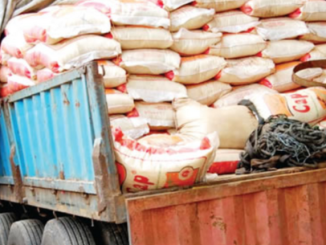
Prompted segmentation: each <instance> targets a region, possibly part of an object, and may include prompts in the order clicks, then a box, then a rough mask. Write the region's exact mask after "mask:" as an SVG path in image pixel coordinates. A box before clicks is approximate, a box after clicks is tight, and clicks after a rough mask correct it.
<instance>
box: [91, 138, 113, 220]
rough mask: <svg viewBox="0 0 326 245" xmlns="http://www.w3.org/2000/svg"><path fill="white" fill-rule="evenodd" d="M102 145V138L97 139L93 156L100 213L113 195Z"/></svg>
mask: <svg viewBox="0 0 326 245" xmlns="http://www.w3.org/2000/svg"><path fill="white" fill-rule="evenodd" d="M101 146H102V138H97V139H95V142H94V148H93V156H92V157H93V168H94V174H95V189H96V194H97V198H98V212H99V214H100V213H102V212H103V211H105V209H106V208H107V206H108V200H109V198H110V196H111V195H110V194H111V191H110V182H109V172H108V169H107V165H106V159H105V156H104V155H103V154H102V151H101Z"/></svg>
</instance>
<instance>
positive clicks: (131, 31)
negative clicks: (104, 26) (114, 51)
mask: <svg viewBox="0 0 326 245" xmlns="http://www.w3.org/2000/svg"><path fill="white" fill-rule="evenodd" d="M111 34H112V36H113V38H114V39H115V40H117V41H118V42H119V43H120V44H121V48H122V49H140V48H158V49H166V48H168V47H170V46H171V45H172V44H173V39H172V37H171V34H170V32H169V31H168V30H165V29H156V28H152V27H135V26H128V27H114V28H112V30H111Z"/></svg>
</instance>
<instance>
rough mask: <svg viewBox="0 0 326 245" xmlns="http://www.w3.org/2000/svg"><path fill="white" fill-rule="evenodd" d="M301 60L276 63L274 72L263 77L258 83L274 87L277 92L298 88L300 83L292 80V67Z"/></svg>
mask: <svg viewBox="0 0 326 245" xmlns="http://www.w3.org/2000/svg"><path fill="white" fill-rule="evenodd" d="M300 63H301V62H290V63H285V64H282V65H277V66H276V67H275V68H276V72H275V73H274V74H272V75H269V76H268V77H266V78H264V79H263V80H262V81H261V82H260V84H262V85H265V86H267V87H269V88H272V89H275V90H276V91H278V92H287V91H290V90H294V89H297V88H300V85H298V84H296V83H294V82H293V81H292V74H293V69H294V67H295V66H297V65H298V64H300Z"/></svg>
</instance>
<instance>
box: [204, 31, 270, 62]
mask: <svg viewBox="0 0 326 245" xmlns="http://www.w3.org/2000/svg"><path fill="white" fill-rule="evenodd" d="M265 47H266V42H265V41H264V39H263V38H262V37H260V36H259V35H254V34H249V33H244V34H231V35H225V36H223V38H222V41H221V42H220V43H218V44H216V45H211V46H210V48H209V50H208V52H207V53H208V54H211V55H217V56H221V57H224V58H229V59H232V58H242V57H246V56H252V55H256V54H257V53H259V52H260V51H262V50H263V49H264V48H265Z"/></svg>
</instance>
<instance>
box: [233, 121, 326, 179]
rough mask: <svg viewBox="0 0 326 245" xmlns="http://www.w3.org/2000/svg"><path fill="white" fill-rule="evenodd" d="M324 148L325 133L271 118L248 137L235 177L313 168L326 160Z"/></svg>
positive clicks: (306, 126) (303, 125)
mask: <svg viewBox="0 0 326 245" xmlns="http://www.w3.org/2000/svg"><path fill="white" fill-rule="evenodd" d="M325 148H326V131H325V130H320V129H319V128H318V127H311V126H310V125H309V124H307V123H302V122H300V121H297V120H293V119H288V118H287V117H286V116H272V117H270V118H269V119H268V120H266V121H265V122H264V123H262V124H260V125H259V126H258V128H257V129H256V130H255V131H254V132H253V133H252V134H251V135H250V137H249V140H248V141H247V144H246V147H245V152H244V153H243V154H241V161H240V163H239V165H238V170H237V174H243V173H250V172H263V171H270V170H275V169H277V168H284V167H294V166H306V167H316V166H317V165H316V164H317V163H318V162H320V161H322V160H325V159H326V149H325Z"/></svg>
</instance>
